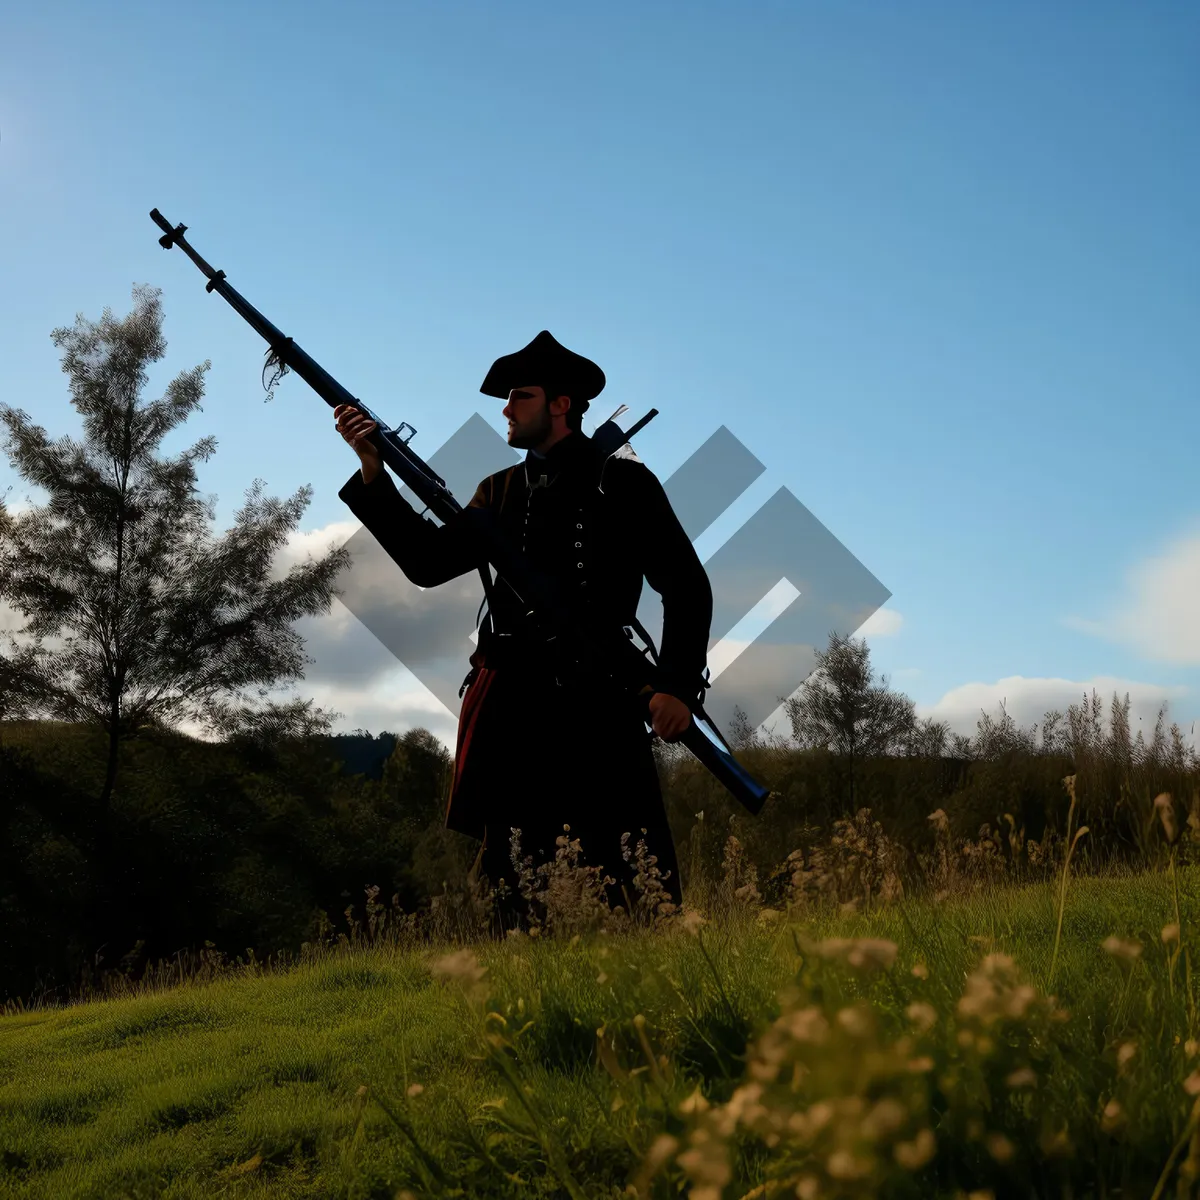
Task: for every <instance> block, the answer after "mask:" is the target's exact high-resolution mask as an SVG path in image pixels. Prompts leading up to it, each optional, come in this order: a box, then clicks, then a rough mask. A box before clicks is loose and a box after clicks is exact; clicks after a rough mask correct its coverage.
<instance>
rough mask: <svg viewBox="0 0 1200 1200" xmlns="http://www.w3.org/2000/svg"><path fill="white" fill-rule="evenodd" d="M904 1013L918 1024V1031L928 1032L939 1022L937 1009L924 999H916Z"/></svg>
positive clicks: (913, 1022) (914, 1023)
mask: <svg viewBox="0 0 1200 1200" xmlns="http://www.w3.org/2000/svg"><path fill="white" fill-rule="evenodd" d="M904 1015H905V1016H906V1017H907V1018H908V1019H909V1021H911V1022H912V1024H913V1025H915V1026H916V1028H917V1032H918V1033H927V1032H928V1031H929V1030H930V1029H932V1028H933V1027H934V1025H936V1024H937V1009H935V1008H934V1007H933V1005H932V1004H926V1003H925V1001H924V1000H916V1001H914V1002H913V1003H912V1004H910V1005H909V1006H908V1007H907V1008H906V1009H905V1010H904Z"/></svg>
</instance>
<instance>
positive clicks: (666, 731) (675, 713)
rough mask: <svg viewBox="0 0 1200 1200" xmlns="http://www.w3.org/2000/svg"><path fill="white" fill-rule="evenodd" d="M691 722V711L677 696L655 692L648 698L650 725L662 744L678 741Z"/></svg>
mask: <svg viewBox="0 0 1200 1200" xmlns="http://www.w3.org/2000/svg"><path fill="white" fill-rule="evenodd" d="M691 722H692V710H691V709H690V708H688V706H687V705H686V704H684V702H683V701H682V700H680V699H679V697H678V696H672V695H670V694H669V693H667V692H655V693H654V695H653V696H651V697H650V724H651V727H652V728H653V730H654V732H655V733H656V734H658V736H659V737H660V738H662V740H663V741H664V742H674V741H676V740H678V739H679V738H680V737H681V736H682V735H683V734H684V732H685V731H686V730H687V727H688V726H689V725H690V724H691Z"/></svg>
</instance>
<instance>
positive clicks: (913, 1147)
mask: <svg viewBox="0 0 1200 1200" xmlns="http://www.w3.org/2000/svg"><path fill="white" fill-rule="evenodd" d="M936 1153H937V1139H936V1138H935V1137H934V1136H933V1130H932V1129H922V1130H920V1131H919V1132H918V1133H917V1136H916V1137H915V1138H913V1139H912V1141H911V1142H897V1143H896V1145H895V1146H893V1147H892V1157H893V1158H894V1159H895V1160H896V1163H897V1165H898V1166H900V1167H902V1168H903V1169H904V1170H906V1171H919V1170H920V1169H921V1168H922V1167H923V1166H925V1164H926V1163H928V1162H930V1161H931V1160H932V1159H933V1156H934V1155H935V1154H936Z"/></svg>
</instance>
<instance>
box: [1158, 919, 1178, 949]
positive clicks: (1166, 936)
mask: <svg viewBox="0 0 1200 1200" xmlns="http://www.w3.org/2000/svg"><path fill="white" fill-rule="evenodd" d="M1162 940H1163V942H1164V943H1165V944H1166V945H1170V943H1171V942H1177V941H1179V926H1178V925H1176V924H1175V923H1174V922H1172V923H1171V924H1170V925H1164V926H1163V930H1162Z"/></svg>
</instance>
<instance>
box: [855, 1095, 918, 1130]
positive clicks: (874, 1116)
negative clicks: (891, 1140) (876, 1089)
mask: <svg viewBox="0 0 1200 1200" xmlns="http://www.w3.org/2000/svg"><path fill="white" fill-rule="evenodd" d="M907 1116H908V1112H907V1111H906V1109H905V1107H904V1105H903V1104H901V1103H900V1101H899V1100H897V1099H895V1098H894V1097H892V1096H884V1097H883V1098H882V1099H881V1100H879V1101H877V1102H876V1104H875V1106H874V1107H873V1108H872V1109H871V1111H870V1112H869V1113H867V1115H866V1117H865V1118H864V1119H863V1122H862V1134H863V1136H864V1137H866V1138H869V1139H871V1140H872V1141H880V1140H881V1139H883V1138H886V1137H890V1136H891V1135H892V1134H894V1133H896V1132H897V1131H898V1130H900V1129H902V1128H903V1127H904V1119H905V1117H907Z"/></svg>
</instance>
